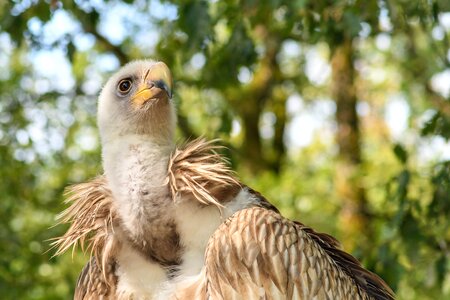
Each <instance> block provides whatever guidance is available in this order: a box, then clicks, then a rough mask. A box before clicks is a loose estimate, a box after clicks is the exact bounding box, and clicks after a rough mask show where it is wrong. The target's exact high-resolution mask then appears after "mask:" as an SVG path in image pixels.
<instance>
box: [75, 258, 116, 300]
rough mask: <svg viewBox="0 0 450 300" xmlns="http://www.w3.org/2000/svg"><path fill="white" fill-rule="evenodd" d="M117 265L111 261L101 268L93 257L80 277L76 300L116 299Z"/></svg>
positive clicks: (76, 288)
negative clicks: (115, 271) (115, 272)
mask: <svg viewBox="0 0 450 300" xmlns="http://www.w3.org/2000/svg"><path fill="white" fill-rule="evenodd" d="M115 267H116V266H115V263H113V262H112V261H110V262H109V263H108V264H106V266H105V268H104V269H101V268H99V267H98V265H97V263H96V260H95V258H91V260H90V261H89V262H88V263H87V264H86V265H85V266H84V268H83V270H82V271H81V274H80V276H79V277H78V281H77V285H76V287H75V295H74V300H96V299H104V300H113V299H116V296H115V293H116V285H117V277H116V275H115V274H114V270H115Z"/></svg>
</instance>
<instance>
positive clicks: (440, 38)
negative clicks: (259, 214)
mask: <svg viewBox="0 0 450 300" xmlns="http://www.w3.org/2000/svg"><path fill="white" fill-rule="evenodd" d="M449 3H450V2H449V1H447V0H436V1H384V0H383V1H373V0H371V1H359V0H357V1H345V0H339V1H309V0H298V1H283V0H277V1H262V2H261V1H259V2H258V1H252V0H246V1H222V0H219V1H179V0H165V1H150V2H146V1H119V0H111V1H95V2H90V1H66V0H62V1H43V0H41V1H0V70H1V72H0V100H1V101H0V178H1V179H2V180H0V191H1V195H2V196H1V197H2V198H1V201H0V253H1V256H0V295H1V297H2V299H65V298H70V297H71V295H72V293H73V289H74V285H75V282H76V277H77V276H78V274H79V272H80V270H81V266H82V265H83V263H84V262H85V261H86V260H87V257H85V256H83V255H82V254H81V253H79V252H78V251H75V252H74V258H73V259H72V257H71V255H70V254H66V255H64V256H62V257H56V258H52V257H51V256H52V254H53V253H54V250H52V249H50V245H49V244H50V242H49V239H51V238H53V237H56V236H58V235H60V234H62V233H63V232H64V230H65V229H66V228H65V227H64V226H56V227H53V225H55V216H56V215H57V214H58V213H59V212H61V211H62V210H63V209H64V208H65V207H66V205H65V204H64V203H63V200H64V196H63V191H64V188H65V187H66V186H68V185H69V184H71V183H75V182H81V181H85V180H88V179H89V178H91V177H93V176H95V175H97V174H100V173H101V158H100V149H99V140H98V134H97V129H96V125H95V106H96V97H97V96H96V95H97V94H98V92H99V89H100V86H101V83H102V82H103V81H104V79H105V78H106V77H108V76H109V75H110V73H111V72H112V71H114V69H116V68H117V67H118V66H119V65H120V64H124V63H126V62H127V61H129V60H131V59H134V58H140V57H146V56H151V57H155V58H158V59H162V60H164V61H166V62H167V63H168V65H169V66H170V67H171V69H172V70H173V72H174V78H175V86H176V87H175V99H174V100H175V101H176V103H177V106H178V108H179V109H178V113H179V120H180V121H179V128H180V130H179V139H180V140H182V139H185V138H189V137H194V136H198V135H206V136H207V137H208V138H216V137H219V138H222V139H223V142H224V144H225V145H227V147H228V150H227V151H226V155H228V156H229V157H230V159H231V162H232V164H233V167H234V168H235V169H236V170H237V171H238V174H239V175H240V177H241V179H242V180H243V181H244V182H245V183H247V184H248V185H250V186H252V187H254V188H255V189H257V190H259V191H261V192H262V193H263V194H264V195H265V196H266V197H267V198H268V199H270V201H272V202H274V204H276V205H277V206H278V207H279V208H280V210H281V211H282V213H283V214H284V215H285V216H287V217H290V218H294V219H298V220H300V221H301V222H303V223H305V224H307V225H310V226H312V227H314V228H315V229H317V230H319V231H325V232H328V233H331V234H333V235H335V236H336V237H338V238H343V237H344V236H345V233H346V231H345V228H342V226H339V224H340V222H341V218H340V214H341V212H342V210H344V209H345V208H344V204H343V203H342V201H341V199H340V197H339V196H338V192H337V190H338V188H339V186H338V184H337V181H338V179H339V175H340V174H336V170H337V168H338V167H337V164H338V161H339V159H338V158H339V150H338V149H337V145H336V143H335V141H334V138H333V135H335V134H337V131H338V130H339V129H337V128H336V124H335V121H334V118H333V117H334V115H333V114H334V113H335V110H336V109H335V108H336V107H335V103H334V102H333V101H334V100H335V99H333V98H332V94H331V92H330V87H331V86H332V84H333V82H332V81H333V78H331V77H330V76H329V75H327V74H328V73H329V68H332V66H331V65H330V61H331V58H332V56H333V55H334V53H335V50H336V48H337V47H338V46H339V45H341V44H342V43H343V41H345V40H349V39H350V40H351V47H352V55H353V57H354V61H353V65H352V68H353V71H354V73H355V79H354V80H355V82H354V87H353V88H354V89H355V91H353V92H355V94H356V95H357V99H358V103H359V104H358V111H359V119H360V126H359V128H357V129H358V130H359V132H360V140H359V141H358V142H359V144H360V148H361V153H360V157H361V162H360V163H359V165H358V169H357V170H356V171H355V173H354V174H355V175H354V176H356V177H357V179H358V181H357V182H359V184H360V185H361V186H354V187H352V188H353V189H355V190H356V189H363V190H364V191H365V198H366V202H367V203H366V204H367V208H368V210H367V215H366V218H367V220H369V224H370V227H371V228H370V233H371V237H370V239H367V240H364V242H362V243H364V244H362V243H360V244H359V245H358V247H356V248H355V249H352V253H353V254H354V255H356V256H357V257H358V258H360V259H361V260H362V262H363V264H364V265H365V266H366V267H367V268H369V269H371V270H374V271H375V272H377V273H378V274H380V275H381V276H382V277H383V278H384V279H385V280H386V281H387V282H388V283H389V284H390V285H391V286H392V287H393V288H394V289H395V290H396V292H397V293H398V298H399V299H443V298H446V297H449V295H450V262H449V259H448V257H449V253H450V252H449V245H450V230H449V228H450V226H449V225H450V224H449V216H450V199H449V198H450V186H449V184H450V162H449V161H448V158H449V155H448V153H443V154H444V155H443V156H442V155H441V156H439V155H438V149H434V148H433V146H432V145H438V144H441V145H442V144H445V143H447V144H446V145H447V147H446V148H444V149H445V150H444V151H447V152H448V149H449V148H448V141H449V136H450V125H449V124H450V104H449V103H450V102H449V99H448V92H447V93H446V92H445V91H444V92H442V90H440V89H439V88H436V84H434V83H433V82H434V81H435V79H436V77H438V76H441V75H442V74H443V73H444V72H445V71H447V72H448V71H449V69H450V57H449V52H448V49H450V44H449V43H450V42H449V40H450V28H449V27H450V26H449V25H448V18H449V13H450V12H449V10H450V5H449ZM444 19H446V20H447V21H444ZM445 22H447V23H445ZM446 24H447V25H446ZM42 55H44V56H45V55H47V56H46V57H47V60H45V59H42V57H43V56H42ZM48 57H51V59H48ZM61 57H62V58H61ZM321 62H322V66H321V65H320V64H321ZM66 67H67V68H66ZM53 69H57V70H58V72H57V73H54V72H53V73H52V72H51V71H52V70H53ZM66 69H68V70H66ZM64 70H66V71H67V72H66V71H64ZM65 72H66V73H65ZM319 75H320V76H319ZM319 77H320V78H319ZM322 77H323V78H322ZM321 78H322V79H321ZM444 78H445V77H444ZM441 82H442V81H441ZM442 86H444V89H445V88H446V89H447V90H448V88H449V85H448V78H447V82H445V80H444V83H443V84H442V83H441V88H442ZM299 96H301V99H300V100H299ZM399 99H400V100H399ZM396 103H397V104H398V103H404V105H405V106H406V110H407V116H406V120H405V126H404V127H405V128H403V129H402V132H401V134H399V135H394V134H391V132H390V130H389V128H388V126H387V125H386V123H389V125H392V124H391V123H392V122H393V120H394V121H398V122H400V121H401V120H400V119H401V117H400V115H401V112H399V111H398V110H396V111H395V115H394V116H393V117H392V116H391V118H390V119H389V118H388V117H387V115H388V113H387V112H388V111H389V109H390V108H391V107H392V105H393V104H396ZM323 107H326V109H323ZM385 112H386V113H385ZM304 119H306V120H308V119H313V120H320V122H317V121H316V122H317V123H321V124H319V125H317V126H316V130H315V131H314V132H312V133H311V134H312V137H311V140H310V141H309V142H307V143H303V144H301V145H302V146H301V147H299V146H296V145H297V144H296V143H295V141H298V140H302V138H303V137H304V136H305V135H307V127H308V126H312V125H311V124H312V123H314V122H313V121H309V123H308V122H305V123H301V122H300V125H296V126H294V125H295V124H298V123H296V121H298V120H300V121H302V120H304ZM322 123H323V124H322ZM394 123H395V124H397V123H396V122H394ZM305 145H306V146H305ZM430 145H431V146H430ZM430 151H431V152H432V153H434V154H435V155H434V156H431V158H430V155H429V154H427V153H429V152H430ZM368 231H369V228H368ZM344 246H346V245H344Z"/></svg>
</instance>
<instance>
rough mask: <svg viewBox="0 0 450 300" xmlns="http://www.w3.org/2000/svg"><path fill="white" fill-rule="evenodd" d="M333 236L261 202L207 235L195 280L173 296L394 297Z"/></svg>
mask: <svg viewBox="0 0 450 300" xmlns="http://www.w3.org/2000/svg"><path fill="white" fill-rule="evenodd" d="M338 246H339V243H338V242H337V241H336V240H335V239H334V238H333V237H331V236H329V235H327V234H323V233H317V232H315V231H314V230H313V229H311V228H309V227H307V226H305V225H303V224H301V223H299V222H292V221H290V220H288V219H286V218H283V217H282V216H281V215H280V214H278V213H277V212H274V211H270V210H267V209H264V208H260V207H253V208H247V209H243V210H241V211H238V212H236V213H235V214H234V215H233V216H231V217H230V218H229V219H227V220H226V221H225V222H224V223H222V225H221V226H220V227H219V228H218V229H217V230H216V231H215V233H214V234H213V236H212V237H211V238H210V239H209V243H208V247H207V250H206V257H205V266H204V268H203V270H202V273H201V274H200V276H198V277H197V280H196V281H194V282H192V283H191V284H189V285H187V286H186V287H185V288H178V289H177V290H176V291H175V294H174V296H173V299H214V300H215V299H217V300H219V299H222V300H223V299H361V300H374V299H379V300H392V299H394V298H395V296H394V293H393V292H392V290H391V289H390V288H389V286H387V285H386V283H384V281H383V280H382V279H380V278H379V277H378V276H377V275H376V274H374V273H371V272H369V271H367V270H365V269H363V268H362V266H361V264H360V263H359V262H358V261H357V260H356V259H355V258H353V257H352V256H351V255H349V254H347V253H345V252H343V251H341V250H340V249H338Z"/></svg>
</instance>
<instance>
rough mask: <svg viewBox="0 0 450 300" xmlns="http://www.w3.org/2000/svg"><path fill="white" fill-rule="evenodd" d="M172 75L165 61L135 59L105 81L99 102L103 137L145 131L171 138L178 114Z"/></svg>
mask: <svg viewBox="0 0 450 300" xmlns="http://www.w3.org/2000/svg"><path fill="white" fill-rule="evenodd" d="M171 98H172V75H171V73H170V70H169V68H168V67H167V66H166V64H164V63H163V62H156V61H152V60H138V61H133V62H131V63H129V64H127V65H125V66H124V67H122V68H121V69H120V70H119V71H118V72H117V73H116V74H114V75H113V76H112V77H111V78H110V79H109V80H108V81H107V83H106V84H105V86H104V88H103V90H102V92H101V93H100V97H99V101H98V113H97V122H98V127H99V129H100V135H101V137H102V140H109V139H114V138H116V137H117V136H123V135H128V134H145V135H150V136H152V137H153V138H156V139H162V140H171V139H172V138H173V132H174V130H175V123H176V114H175V108H174V104H173V102H172V100H171Z"/></svg>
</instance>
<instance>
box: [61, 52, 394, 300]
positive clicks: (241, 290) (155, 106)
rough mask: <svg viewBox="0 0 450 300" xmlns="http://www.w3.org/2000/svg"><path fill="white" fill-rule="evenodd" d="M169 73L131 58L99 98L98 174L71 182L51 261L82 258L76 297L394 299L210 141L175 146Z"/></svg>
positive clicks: (377, 279)
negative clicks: (243, 177)
mask: <svg viewBox="0 0 450 300" xmlns="http://www.w3.org/2000/svg"><path fill="white" fill-rule="evenodd" d="M172 85H173V83H172V75H171V72H170V70H169V68H168V67H167V66H166V65H165V64H164V63H163V62H157V61H152V60H138V61H133V62H130V63H129V64H127V65H125V66H124V67H122V68H121V69H120V70H119V71H118V72H117V73H116V74H115V75H113V76H112V77H111V78H110V79H109V80H108V81H107V83H106V84H105V86H104V88H103V89H102V91H101V93H100V96H99V100H98V112H97V121H98V128H99V131H100V138H101V146H102V163H103V171H104V174H103V175H100V176H98V177H96V178H94V179H92V180H91V181H89V182H85V183H80V184H76V185H73V186H71V187H70V188H69V189H68V191H67V193H68V198H67V202H68V203H69V204H70V205H69V207H68V208H67V209H66V210H65V211H63V212H62V213H61V214H60V215H59V222H60V223H69V224H70V226H69V228H68V230H67V231H66V232H65V234H64V235H63V236H61V237H59V238H56V239H55V241H54V246H55V247H56V248H57V250H56V252H55V253H56V255H60V254H62V253H63V252H65V251H66V250H68V249H69V248H72V247H73V248H75V247H76V246H77V245H80V246H81V248H82V249H83V250H84V251H88V252H89V253H90V261H89V262H88V263H87V264H86V265H85V267H84V268H83V270H82V271H81V274H80V276H79V279H78V282H77V283H76V287H75V295H74V299H76V300H81V299H84V300H87V299H134V300H137V299H224V300H226V299H394V293H393V292H392V290H391V289H390V288H389V286H388V285H387V284H386V283H385V282H384V281H383V280H382V279H381V278H380V277H378V276H377V275H376V274H374V273H372V272H370V271H368V270H366V269H364V268H363V267H362V266H361V264H360V263H359V262H358V261H357V260H356V259H355V258H354V257H352V256H351V255H350V254H348V253H346V252H344V251H343V250H341V249H340V246H339V243H338V241H337V240H335V239H334V238H333V237H331V236H329V235H327V234H323V233H318V232H316V231H314V230H313V229H311V228H310V227H307V226H305V225H303V224H302V223H300V222H297V221H291V220H288V219H286V218H284V217H283V216H282V215H281V214H280V213H279V211H278V210H277V208H275V207H274V206H273V205H272V204H271V203H270V202H269V201H267V200H266V199H265V198H264V197H263V196H262V195H261V194H259V193H258V192H256V191H254V190H253V189H251V188H250V187H248V186H246V185H244V184H243V183H241V182H240V181H239V180H238V179H237V177H236V176H235V173H234V172H233V171H232V170H231V169H230V168H229V164H228V162H227V160H226V159H225V158H224V157H223V156H222V155H220V154H219V152H220V151H219V150H220V146H218V145H217V144H218V143H217V142H216V141H206V140H205V139H202V138H200V139H196V140H194V141H191V142H188V143H185V144H181V145H177V144H176V143H175V141H174V134H175V129H176V110H175V107H174V103H173V101H172Z"/></svg>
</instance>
